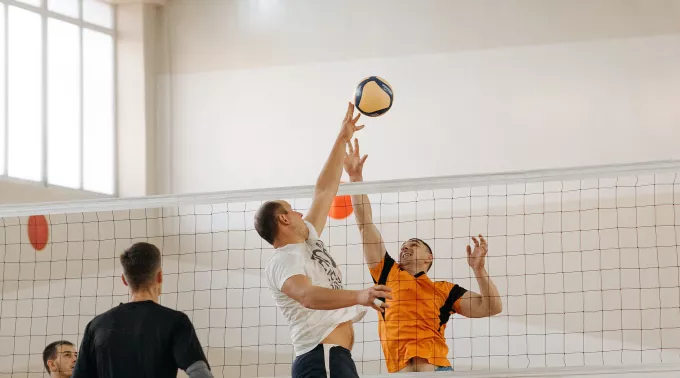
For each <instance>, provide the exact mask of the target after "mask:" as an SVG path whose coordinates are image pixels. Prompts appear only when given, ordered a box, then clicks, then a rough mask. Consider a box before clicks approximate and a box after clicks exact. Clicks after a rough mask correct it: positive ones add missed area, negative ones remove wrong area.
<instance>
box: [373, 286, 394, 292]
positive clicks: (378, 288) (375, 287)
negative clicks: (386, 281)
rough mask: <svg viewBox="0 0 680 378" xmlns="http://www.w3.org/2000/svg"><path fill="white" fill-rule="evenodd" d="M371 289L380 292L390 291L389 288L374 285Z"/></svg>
mask: <svg viewBox="0 0 680 378" xmlns="http://www.w3.org/2000/svg"><path fill="white" fill-rule="evenodd" d="M373 288H374V289H376V290H380V291H392V288H391V287H389V286H385V285H375V286H373Z"/></svg>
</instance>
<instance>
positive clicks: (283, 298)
mask: <svg viewBox="0 0 680 378" xmlns="http://www.w3.org/2000/svg"><path fill="white" fill-rule="evenodd" d="M305 223H306V224H307V228H308V229H309V237H308V238H307V240H306V242H305V243H299V244H288V245H286V246H283V247H281V248H277V249H276V250H275V251H274V255H273V256H272V258H271V259H270V260H269V262H268V263H267V266H266V267H265V274H266V276H267V282H268V284H269V289H270V290H271V291H272V294H273V296H274V300H275V301H276V305H277V306H278V307H279V309H281V312H283V315H284V316H285V317H286V319H288V324H289V328H290V336H291V339H292V340H293V347H294V348H295V355H296V356H299V355H301V354H305V353H307V352H309V351H311V350H312V349H314V348H315V347H316V346H317V345H319V343H320V342H321V340H323V339H325V338H326V336H328V335H329V334H330V333H331V332H333V330H334V329H335V327H337V326H338V324H340V323H344V322H346V321H348V320H352V321H353V322H357V321H359V320H361V319H362V318H363V317H364V315H365V314H366V311H367V307H363V306H353V307H348V308H342V309H338V310H311V309H308V308H305V307H304V306H302V305H301V304H300V303H299V302H298V301H296V300H295V299H293V298H291V297H289V296H287V295H286V294H284V293H283V292H282V291H281V288H282V287H283V284H284V283H285V282H286V280H287V279H288V278H290V277H292V276H295V275H298V274H303V275H305V276H307V277H308V278H309V280H310V281H311V282H312V285H314V286H320V287H325V288H329V289H336V290H342V288H343V286H342V274H341V273H340V269H339V268H338V266H337V265H336V264H335V261H334V260H333V258H332V257H331V255H329V254H328V252H327V251H326V247H325V246H324V244H323V242H322V241H321V240H319V235H318V234H317V232H316V229H314V226H313V225H312V224H311V223H309V222H307V221H305Z"/></svg>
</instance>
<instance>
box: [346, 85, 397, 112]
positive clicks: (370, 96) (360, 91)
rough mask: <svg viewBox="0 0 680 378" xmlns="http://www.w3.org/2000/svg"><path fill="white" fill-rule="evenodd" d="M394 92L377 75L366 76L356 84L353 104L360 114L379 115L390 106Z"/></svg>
mask: <svg viewBox="0 0 680 378" xmlns="http://www.w3.org/2000/svg"><path fill="white" fill-rule="evenodd" d="M392 102H394V93H393V91H392V86H390V83H388V82H387V80H385V79H383V78H381V77H378V76H370V77H367V78H365V79H363V80H361V82H360V83H359V85H357V89H356V91H355V93H354V105H355V106H356V108H357V109H358V110H359V111H360V112H361V114H363V115H366V116H369V117H379V116H381V115H383V114H385V113H387V111H388V110H390V108H391V107H392Z"/></svg>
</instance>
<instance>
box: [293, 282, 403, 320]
mask: <svg viewBox="0 0 680 378" xmlns="http://www.w3.org/2000/svg"><path fill="white" fill-rule="evenodd" d="M281 291H282V292H283V293H284V294H286V295H287V296H289V297H291V298H293V299H294V300H296V301H297V302H298V303H300V304H301V305H303V306H305V307H306V308H309V309H312V310H337V309H339V308H345V307H352V306H354V305H363V306H371V307H373V308H374V309H376V310H378V311H380V312H384V311H385V308H387V307H390V304H389V303H382V307H379V306H376V304H375V303H374V301H375V299H377V298H389V299H392V294H390V292H391V291H392V289H390V288H389V287H387V286H382V285H376V286H373V287H370V288H368V289H364V290H335V289H327V288H325V287H319V286H314V285H312V283H311V282H310V281H309V278H308V277H307V276H305V275H303V274H298V275H295V276H292V277H290V278H288V279H287V280H286V282H285V283H284V284H283V287H281Z"/></svg>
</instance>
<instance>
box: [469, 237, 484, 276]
mask: <svg viewBox="0 0 680 378" xmlns="http://www.w3.org/2000/svg"><path fill="white" fill-rule="evenodd" d="M472 241H473V242H475V249H474V250H472V249H471V248H470V246H469V245H468V246H467V260H468V265H470V268H472V270H479V269H483V268H484V263H485V260H486V254H487V252H489V248H488V246H487V243H486V239H484V237H483V236H482V235H481V234H480V235H479V241H478V240H477V238H475V237H474V236H473V237H472Z"/></svg>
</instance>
